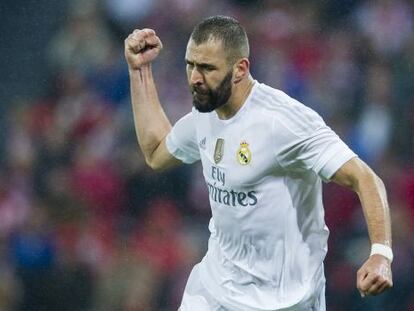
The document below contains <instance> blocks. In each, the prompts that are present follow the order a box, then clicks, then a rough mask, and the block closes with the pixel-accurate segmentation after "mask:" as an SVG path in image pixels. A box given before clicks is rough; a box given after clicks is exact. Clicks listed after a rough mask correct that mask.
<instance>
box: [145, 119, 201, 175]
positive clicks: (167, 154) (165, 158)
mask: <svg viewBox="0 0 414 311" xmlns="http://www.w3.org/2000/svg"><path fill="white" fill-rule="evenodd" d="M196 133H197V131H196V127H195V121H194V116H193V114H192V113H189V114H187V115H185V116H184V117H182V118H181V119H180V120H178V122H177V123H176V124H175V125H174V126H173V128H172V129H171V131H170V132H169V133H168V135H167V136H166V137H165V138H164V139H163V140H162V141H161V143H160V144H159V145H158V147H157V148H156V149H155V150H154V152H153V154H152V155H151V159H150V160H149V161H147V162H148V164H149V165H150V166H151V167H152V168H153V169H160V170H162V169H165V168H168V167H171V166H173V165H176V164H179V163H187V164H188V163H193V162H195V161H197V160H199V159H200V151H199V149H198V143H197V134H196Z"/></svg>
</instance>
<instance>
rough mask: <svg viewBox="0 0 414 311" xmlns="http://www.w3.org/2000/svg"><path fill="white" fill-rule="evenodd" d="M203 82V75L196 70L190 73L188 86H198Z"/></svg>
mask: <svg viewBox="0 0 414 311" xmlns="http://www.w3.org/2000/svg"><path fill="white" fill-rule="evenodd" d="M203 81H204V78H203V75H202V74H201V73H200V71H198V70H197V69H196V68H193V70H191V71H190V84H191V85H200V84H202V83H203Z"/></svg>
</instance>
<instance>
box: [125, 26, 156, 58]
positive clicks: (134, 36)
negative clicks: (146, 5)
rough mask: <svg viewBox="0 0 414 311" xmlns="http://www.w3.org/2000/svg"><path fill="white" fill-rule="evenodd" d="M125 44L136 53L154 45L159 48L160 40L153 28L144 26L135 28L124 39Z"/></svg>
mask: <svg viewBox="0 0 414 311" xmlns="http://www.w3.org/2000/svg"><path fill="white" fill-rule="evenodd" d="M125 46H126V47H127V48H128V49H129V50H131V51H133V52H134V53H136V54H137V53H139V52H140V51H142V50H144V49H146V48H147V47H155V48H159V49H161V48H162V43H161V40H160V39H159V38H158V37H157V36H156V34H155V31H154V30H152V29H148V28H144V29H135V30H134V31H133V32H132V33H131V34H130V35H129V36H128V37H127V39H125Z"/></svg>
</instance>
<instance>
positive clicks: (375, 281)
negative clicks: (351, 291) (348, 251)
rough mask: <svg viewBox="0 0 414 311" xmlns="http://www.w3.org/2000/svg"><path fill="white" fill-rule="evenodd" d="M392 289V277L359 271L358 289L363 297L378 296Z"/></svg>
mask: <svg viewBox="0 0 414 311" xmlns="http://www.w3.org/2000/svg"><path fill="white" fill-rule="evenodd" d="M391 287H392V281H391V277H390V275H383V274H381V273H379V272H367V271H366V270H362V271H358V281H357V288H358V290H359V291H360V293H361V297H365V296H368V295H378V294H380V293H382V292H383V291H385V290H386V289H388V288H391Z"/></svg>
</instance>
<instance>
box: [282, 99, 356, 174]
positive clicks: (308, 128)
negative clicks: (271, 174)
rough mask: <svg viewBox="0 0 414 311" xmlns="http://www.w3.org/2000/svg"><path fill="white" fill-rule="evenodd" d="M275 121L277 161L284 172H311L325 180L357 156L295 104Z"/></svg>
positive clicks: (317, 118)
mask: <svg viewBox="0 0 414 311" xmlns="http://www.w3.org/2000/svg"><path fill="white" fill-rule="evenodd" d="M292 105H293V106H292V107H290V108H289V109H286V110H285V114H284V117H280V116H279V117H276V118H275V119H274V135H275V137H276V147H277V150H276V154H277V160H278V163H279V164H280V165H282V166H283V167H284V168H285V169H287V170H293V171H297V170H312V171H313V172H315V173H316V174H317V175H319V177H321V178H322V179H323V180H324V181H329V180H330V178H331V177H332V176H333V175H334V174H335V172H336V171H337V170H338V169H339V168H340V167H341V166H342V165H343V164H345V163H346V162H347V161H349V160H350V159H352V158H354V157H356V154H355V153H354V152H353V151H352V150H351V149H350V148H349V147H348V146H347V145H346V144H345V143H344V142H343V141H342V140H341V139H340V138H339V137H338V135H337V134H336V133H335V132H334V131H332V130H331V129H330V128H329V127H328V126H327V125H326V124H325V122H324V121H323V120H322V118H321V117H320V116H319V115H318V114H317V113H316V112H315V111H313V110H311V109H310V108H308V107H306V106H303V105H302V104H300V103H298V102H296V103H293V104H292Z"/></svg>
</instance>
